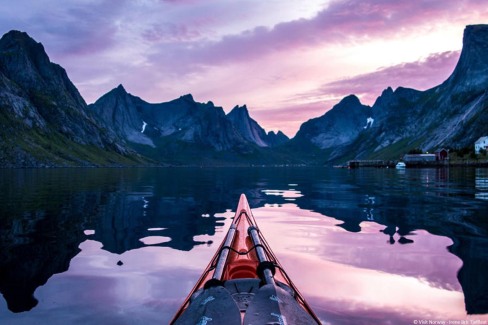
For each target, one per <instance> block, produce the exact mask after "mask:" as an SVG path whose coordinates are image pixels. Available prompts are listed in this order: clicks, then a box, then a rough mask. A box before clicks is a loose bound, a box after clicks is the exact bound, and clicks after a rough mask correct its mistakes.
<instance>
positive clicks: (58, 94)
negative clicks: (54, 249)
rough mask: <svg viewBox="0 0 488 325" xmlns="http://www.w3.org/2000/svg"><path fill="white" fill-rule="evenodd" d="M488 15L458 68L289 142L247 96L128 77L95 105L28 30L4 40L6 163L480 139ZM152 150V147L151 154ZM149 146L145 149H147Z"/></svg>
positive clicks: (298, 159)
mask: <svg viewBox="0 0 488 325" xmlns="http://www.w3.org/2000/svg"><path fill="white" fill-rule="evenodd" d="M487 90H488V25H472V26H467V27H466V29H465V32H464V38H463V49H462V52H461V56H460V58H459V61H458V63H457V65H456V68H455V69H454V71H453V73H452V74H451V76H450V77H449V78H448V79H447V80H446V81H445V82H443V83H442V84H440V85H438V86H436V87H433V88H431V89H428V90H425V91H419V90H415V89H408V88H403V87H399V88H397V89H395V90H393V89H392V88H390V87H388V88H387V89H385V90H384V91H383V92H382V94H381V95H380V96H379V97H378V98H377V100H376V101H375V103H374V104H373V106H371V107H369V106H366V105H363V104H361V102H360V100H359V99H358V98H357V97H356V96H354V95H350V96H346V97H345V98H344V99H342V100H341V101H340V102H339V103H338V104H337V105H335V106H334V107H333V108H332V109H331V110H330V111H328V112H327V113H325V114H324V115H323V116H320V117H317V118H314V119H311V120H309V121H307V122H305V123H303V124H302V126H301V127H300V130H299V131H298V133H297V135H296V136H295V137H294V138H293V139H292V140H291V141H290V140H289V139H288V138H287V137H286V136H285V135H284V134H283V133H282V132H278V133H274V132H269V133H266V132H265V131H264V129H263V128H262V127H261V126H260V125H259V124H258V123H257V122H256V121H255V120H254V119H252V118H251V116H250V114H249V111H248V109H247V107H246V106H245V105H244V106H236V107H234V109H232V111H231V112H230V113H228V114H225V112H224V110H223V109H222V107H218V106H215V105H214V104H213V103H212V102H207V103H198V102H196V101H195V100H194V99H193V97H192V96H191V95H184V96H181V97H180V98H177V99H175V100H172V101H169V102H165V103H156V104H152V103H148V102H146V101H144V100H143V99H141V98H139V97H137V96H134V95H131V94H129V93H127V91H126V90H125V89H124V87H123V86H122V85H120V86H118V87H117V88H115V89H113V90H111V91H110V92H108V93H107V94H105V95H103V96H102V97H101V98H100V99H98V100H97V101H96V102H95V103H94V104H91V105H86V103H85V101H84V100H83V98H82V97H81V95H80V93H79V92H78V90H77V89H76V87H75V86H74V85H73V84H72V83H71V81H70V80H69V78H68V76H67V73H66V71H65V70H64V69H63V68H62V67H60V66H59V65H57V64H54V63H52V62H51V61H50V60H49V57H48V56H47V54H46V52H45V51H44V47H43V46H42V44H41V43H37V42H36V41H34V40H33V39H32V38H30V37H29V36H28V35H27V34H26V33H23V32H18V31H11V32H9V33H7V34H5V35H4V36H3V37H2V38H1V39H0V126H1V127H0V138H1V139H2V141H1V142H0V166H4V167H22V166H24V167H25V166H32V167H35V166H73V165H75V166H100V165H131V164H147V163H148V160H147V159H149V161H155V162H156V163H158V164H167V163H170V164H174V163H176V164H181V165H195V164H197V165H202V164H203V165H220V164H227V165H241V164H244V165H246V164H275V165H276V164H297V163H299V164H324V163H325V164H329V163H336V162H344V161H346V160H348V159H399V158H400V157H401V156H402V155H403V154H404V153H405V152H406V151H408V150H409V149H412V148H421V149H422V150H424V151H427V150H428V151H432V150H435V149H437V148H440V147H463V146H471V145H472V144H473V143H474V141H475V140H476V139H477V138H479V137H481V136H485V135H487V134H488V110H487V109H486V108H487V107H488V92H487ZM141 155H142V156H141ZM142 157H145V158H142Z"/></svg>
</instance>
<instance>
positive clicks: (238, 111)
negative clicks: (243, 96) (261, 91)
mask: <svg viewBox="0 0 488 325" xmlns="http://www.w3.org/2000/svg"><path fill="white" fill-rule="evenodd" d="M227 115H228V116H239V117H240V118H250V116H249V110H248V109H247V106H246V105H243V106H239V105H236V106H234V108H233V109H232V110H231V111H230V112H229V114H227Z"/></svg>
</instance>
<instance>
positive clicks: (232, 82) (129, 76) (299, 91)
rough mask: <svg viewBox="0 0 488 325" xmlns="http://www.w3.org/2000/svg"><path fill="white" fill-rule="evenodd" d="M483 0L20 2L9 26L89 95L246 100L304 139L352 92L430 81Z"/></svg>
mask: <svg viewBox="0 0 488 325" xmlns="http://www.w3.org/2000/svg"><path fill="white" fill-rule="evenodd" d="M487 18H488V6H487V5H486V2H485V1H484V0H472V1H470V0H429V1H419V0H412V1H387V0H350V1H324V0H307V1H300V0H288V1H284V0H267V1H262V0H77V1H64V0H43V1H35V0H31V1H28V0H16V1H12V2H9V3H8V5H6V4H2V5H0V31H1V32H2V33H6V32H7V31H9V30H11V29H18V30H22V31H25V32H27V33H28V34H29V35H31V36H32V37H33V38H35V39H36V40H37V41H39V42H41V43H43V44H44V46H45V48H46V51H47V52H48V54H49V56H50V58H51V60H52V61H53V62H56V63H58V64H60V65H62V66H63V67H64V68H65V69H66V70H67V72H68V75H69V76H70V78H71V80H72V81H73V82H74V84H75V85H76V87H77V88H78V89H79V90H80V92H81V94H82V95H83V97H84V98H85V100H86V101H87V102H88V103H92V102H94V101H95V100H96V99H97V98H99V97H100V96H102V95H103V94H105V93H106V92H108V91H109V90H110V89H112V88H114V87H116V86H117V85H118V84H123V85H124V87H125V88H126V89H127V91H129V92H130V93H132V94H134V95H136V96H139V97H141V98H143V99H144V100H146V101H149V102H163V101H168V100H171V99H174V98H177V97H179V96H180V95H183V94H187V93H192V94H193V96H194V98H195V100H197V101H201V102H206V101H209V100H211V101H213V102H214V103H215V104H216V105H218V106H222V107H223V108H224V110H225V111H226V112H228V111H230V110H231V109H232V108H233V107H234V106H235V105H243V104H247V106H248V108H249V110H250V114H251V116H252V117H254V118H255V119H256V120H257V121H258V122H259V123H260V124H261V125H262V126H263V127H264V128H265V129H267V130H268V131H269V130H278V129H280V130H283V131H284V132H285V133H286V134H287V135H289V136H293V135H294V134H295V133H296V131H297V130H298V127H299V126H300V124H301V123H302V122H304V121H306V120H308V119H310V118H313V117H318V116H320V115H322V114H324V113H325V112H326V111H327V110H328V109H330V108H331V107H332V106H333V105H334V104H336V103H337V102H339V100H340V99H341V98H342V97H344V96H347V95H349V94H351V93H353V94H356V95H357V96H358V97H360V99H361V101H362V102H363V103H365V104H368V105H372V104H373V102H374V100H375V99H376V98H377V97H378V96H379V95H380V94H381V92H382V90H383V89H385V88H386V87H388V86H391V87H392V88H396V87H398V86H404V87H412V88H416V89H419V90H424V89H428V88H430V87H433V86H435V85H437V84H439V83H441V82H442V81H444V80H445V79H446V78H447V77H448V76H449V74H450V73H451V71H452V70H453V69H454V66H455V64H456V62H457V59H458V57H459V53H460V50H461V46H462V35H463V30H464V27H465V25H469V24H479V23H485V22H486V21H487Z"/></svg>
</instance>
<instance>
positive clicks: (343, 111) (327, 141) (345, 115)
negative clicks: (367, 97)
mask: <svg viewBox="0 0 488 325" xmlns="http://www.w3.org/2000/svg"><path fill="white" fill-rule="evenodd" d="M374 124H375V120H374V118H372V112H371V107H369V106H365V105H362V104H361V102H360V101H359V99H358V98H357V97H356V96H354V95H350V96H347V97H345V98H344V99H343V100H341V101H340V102H339V103H338V104H337V105H335V106H334V107H333V108H332V109H331V110H330V111H328V112H327V113H326V114H324V115H322V116H321V117H318V118H314V119H311V120H309V121H307V122H305V123H303V124H302V126H301V127H300V130H299V131H298V133H297V135H296V136H295V138H296V139H300V140H302V141H303V140H308V141H310V142H311V143H313V144H314V145H315V146H317V147H319V148H320V149H327V148H332V147H336V146H344V145H347V144H349V143H351V142H352V141H354V140H355V139H356V138H357V137H358V135H359V134H360V133H361V132H363V131H364V130H365V129H368V128H370V127H372V126H373V125H374Z"/></svg>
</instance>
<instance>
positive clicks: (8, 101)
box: [0, 31, 131, 166]
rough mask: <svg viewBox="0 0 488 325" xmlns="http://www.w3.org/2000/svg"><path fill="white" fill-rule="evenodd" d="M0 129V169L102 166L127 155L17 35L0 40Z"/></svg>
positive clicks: (40, 52)
mask: <svg viewBox="0 0 488 325" xmlns="http://www.w3.org/2000/svg"><path fill="white" fill-rule="evenodd" d="M0 126H1V127H0V137H1V138H2V144H1V145H0V165H3V166H42V165H47V166H56V165H73V164H74V165H92V164H104V163H107V161H108V160H112V161H113V162H115V161H117V160H119V159H120V160H121V161H124V160H125V158H124V157H123V156H124V155H131V152H130V151H128V150H127V148H126V147H125V146H124V145H123V143H122V142H120V141H119V139H117V138H116V137H115V136H114V135H113V134H112V133H110V132H106V131H103V130H102V129H101V127H100V126H99V125H98V124H97V123H96V121H95V119H94V118H93V117H92V116H90V114H89V113H88V112H87V110H86V104H85V101H84V100H83V98H82V97H81V96H80V94H79V92H78V90H77V89H76V88H75V86H74V85H73V84H72V83H71V81H70V80H69V78H68V76H67V74H66V71H65V70H64V69H63V68H61V67H60V66H59V65H57V64H54V63H52V62H51V61H50V60H49V57H48V56H47V54H46V52H45V51H44V47H43V46H42V44H40V43H37V42H36V41H34V40H33V39H32V38H30V37H29V36H28V35H27V34H26V33H23V32H18V31H11V32H9V33H7V34H5V35H4V36H3V37H2V38H1V39H0ZM101 152H104V154H101ZM95 156H96V157H97V158H95Z"/></svg>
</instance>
